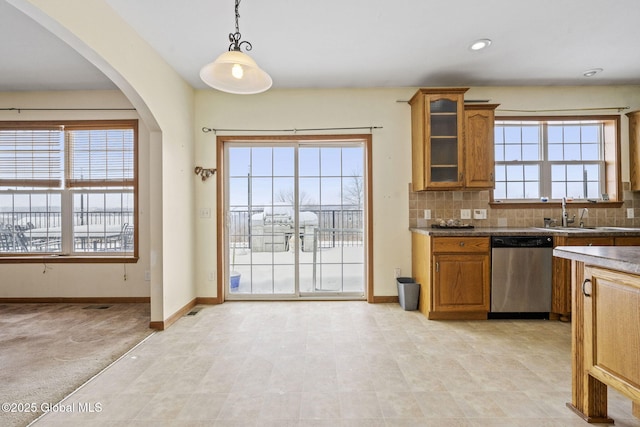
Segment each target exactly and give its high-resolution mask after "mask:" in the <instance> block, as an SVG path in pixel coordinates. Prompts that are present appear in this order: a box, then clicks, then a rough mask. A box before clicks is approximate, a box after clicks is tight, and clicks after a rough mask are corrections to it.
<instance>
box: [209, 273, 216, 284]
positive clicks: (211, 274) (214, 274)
mask: <svg viewBox="0 0 640 427" xmlns="http://www.w3.org/2000/svg"><path fill="white" fill-rule="evenodd" d="M215 277H216V272H215V271H210V272H209V275H208V276H207V279H209V281H210V282H213V280H214V279H215Z"/></svg>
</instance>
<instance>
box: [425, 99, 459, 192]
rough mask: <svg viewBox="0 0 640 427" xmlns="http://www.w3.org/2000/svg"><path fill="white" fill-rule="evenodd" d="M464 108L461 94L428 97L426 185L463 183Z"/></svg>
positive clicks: (453, 185)
mask: <svg viewBox="0 0 640 427" xmlns="http://www.w3.org/2000/svg"><path fill="white" fill-rule="evenodd" d="M463 107H464V99H463V95H458V94H450V95H446V94H442V95H430V96H427V99H426V121H427V132H426V138H425V139H426V141H425V142H426V150H425V151H426V154H427V164H426V165H425V166H426V174H427V176H426V178H427V187H433V188H436V187H460V186H462V183H463V174H462V172H463V163H462V162H463V150H462V136H463V134H462V133H463V127H462V118H463Z"/></svg>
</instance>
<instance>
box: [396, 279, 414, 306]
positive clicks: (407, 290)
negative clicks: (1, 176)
mask: <svg viewBox="0 0 640 427" xmlns="http://www.w3.org/2000/svg"><path fill="white" fill-rule="evenodd" d="M396 282H397V284H398V300H399V302H400V307H402V309H403V310H406V311H413V310H417V309H418V301H419V297H420V284H419V283H416V282H415V281H414V280H413V278H412V277H398V278H396Z"/></svg>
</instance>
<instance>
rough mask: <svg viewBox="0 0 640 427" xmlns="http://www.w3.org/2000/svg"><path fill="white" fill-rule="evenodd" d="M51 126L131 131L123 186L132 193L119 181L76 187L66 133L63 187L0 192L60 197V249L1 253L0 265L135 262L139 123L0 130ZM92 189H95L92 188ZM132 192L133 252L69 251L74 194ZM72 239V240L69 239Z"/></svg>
mask: <svg viewBox="0 0 640 427" xmlns="http://www.w3.org/2000/svg"><path fill="white" fill-rule="evenodd" d="M53 127H64V130H65V131H66V130H69V131H78V130H80V131H81V130H109V129H131V130H132V131H133V179H131V180H126V184H131V190H129V188H127V185H126V184H125V182H124V181H122V182H121V183H119V184H120V186H118V184H116V186H115V187H113V188H109V186H108V185H106V186H102V187H100V188H98V186H99V185H102V184H104V183H105V182H106V181H99V182H97V183H93V184H92V183H91V182H90V181H86V182H84V183H83V184H84V185H83V186H82V187H79V186H78V183H77V182H75V181H74V180H73V179H71V176H70V171H69V170H68V166H69V162H70V159H69V158H68V153H67V152H66V149H67V146H68V145H67V144H68V141H67V139H68V136H67V134H65V135H64V136H63V138H64V142H63V144H64V148H63V151H65V153H64V156H63V157H64V158H63V160H62V165H61V168H62V184H61V186H60V188H38V187H32V188H24V189H13V190H1V191H0V193H4V194H36V193H40V194H42V193H46V194H61V196H60V197H61V199H62V201H61V208H60V209H61V212H60V222H61V226H62V234H61V250H60V252H5V253H0V264H2V263H43V262H44V263H136V262H137V261H138V259H139V239H138V235H139V228H140V226H139V224H140V221H139V216H138V212H139V206H138V205H139V198H138V191H139V182H138V172H139V163H138V156H139V145H138V144H139V135H138V120H137V119H111V120H55V121H0V129H25V130H31V129H43V128H45V129H51V128H53ZM94 187H95V188H94ZM114 192H115V193H121V194H126V193H131V194H132V203H133V212H132V214H131V215H132V222H133V235H132V237H131V240H132V245H133V251H129V252H126V253H122V252H117V251H111V252H94V251H86V252H81V251H74V250H73V249H71V250H69V249H70V248H71V247H72V246H73V242H72V240H73V238H74V233H73V230H72V228H73V217H74V215H75V212H74V207H73V198H74V195H76V194H86V193H96V194H101V193H104V194H108V193H114ZM70 239H71V240H70Z"/></svg>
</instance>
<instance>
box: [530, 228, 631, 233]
mask: <svg viewBox="0 0 640 427" xmlns="http://www.w3.org/2000/svg"><path fill="white" fill-rule="evenodd" d="M533 228H535V229H536V230H544V231H566V232H570V233H572V232H576V233H581V232H594V231H638V232H640V228H636V227H550V228H545V227H533Z"/></svg>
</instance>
